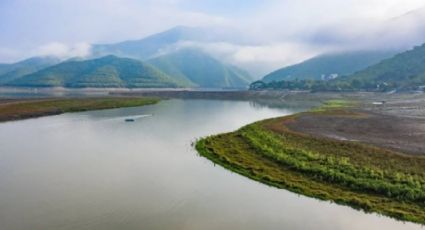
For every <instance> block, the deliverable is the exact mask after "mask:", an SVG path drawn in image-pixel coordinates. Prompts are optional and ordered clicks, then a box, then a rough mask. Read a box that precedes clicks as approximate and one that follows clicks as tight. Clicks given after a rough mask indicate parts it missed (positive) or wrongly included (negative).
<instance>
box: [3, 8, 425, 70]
mask: <svg viewBox="0 0 425 230" xmlns="http://www.w3.org/2000/svg"><path fill="white" fill-rule="evenodd" d="M424 7H425V2H424V1H423V0H320V1H318V0H204V1H201V0H90V1H87V0H0V32H1V36H0V62H14V61H17V60H21V59H23V58H27V57H30V56H37V55H56V56H60V57H63V58H67V57H72V56H84V55H88V54H89V53H90V44H95V43H112V42H118V41H123V40H131V39H140V38H143V37H145V36H147V35H150V34H154V33H158V32H161V31H163V30H167V29H169V28H172V27H174V26H178V25H184V26H193V27H214V28H225V29H226V30H229V31H233V32H234V33H235V36H237V37H239V38H240V41H239V42H238V41H234V40H233V41H231V42H227V41H222V42H217V43H210V44H202V46H203V47H204V48H205V49H206V50H210V51H211V52H215V54H216V55H218V56H220V55H225V57H224V58H225V59H226V60H228V61H229V62H232V63H234V64H237V65H239V66H250V67H251V68H258V69H259V71H258V72H266V71H269V70H271V69H273V68H277V67H279V66H284V65H289V64H293V63H296V62H299V61H301V60H304V59H306V58H309V57H312V56H315V55H318V54H321V53H326V52H331V51H338V50H351V49H372V48H376V49H400V48H408V47H411V46H413V45H415V44H421V43H423V42H425V37H424V35H425V9H424Z"/></svg>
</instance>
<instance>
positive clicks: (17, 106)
mask: <svg viewBox="0 0 425 230" xmlns="http://www.w3.org/2000/svg"><path fill="white" fill-rule="evenodd" d="M158 101H159V99H157V98H147V97H143V98H140V97H139V98H135V97H107V98H66V99H63V98H62V99H37V100H35V99H32V100H3V101H0V122H2V121H11V120H22V119H27V118H34V117H42V116H48V115H58V114H62V113H69V112H82V111H90V110H101V109H113V108H124V107H136V106H144V105H150V104H155V103H157V102H158Z"/></svg>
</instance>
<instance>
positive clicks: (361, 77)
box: [251, 44, 425, 92]
mask: <svg viewBox="0 0 425 230" xmlns="http://www.w3.org/2000/svg"><path fill="white" fill-rule="evenodd" d="M268 80H269V81H268V82H255V83H253V84H252V85H251V88H253V89H289V90H311V91H358V90H366V91H381V92H385V91H391V90H424V89H425V44H424V45H422V46H418V47H415V48H414V49H412V50H409V51H406V52H404V53H400V54H398V55H396V56H394V57H393V58H390V59H386V60H383V61H381V62H380V63H378V64H376V65H372V66H370V67H368V68H366V69H364V70H361V71H359V72H356V73H354V74H352V75H348V76H343V77H339V78H336V79H332V80H328V81H324V80H311V79H303V80H298V79H295V80H291V79H289V80H281V81H279V80H276V81H270V80H273V79H272V78H268Z"/></svg>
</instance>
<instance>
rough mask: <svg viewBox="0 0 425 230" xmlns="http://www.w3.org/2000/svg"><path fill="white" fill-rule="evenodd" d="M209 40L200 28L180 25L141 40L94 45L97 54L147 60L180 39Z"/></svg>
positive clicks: (93, 50) (95, 54)
mask: <svg viewBox="0 0 425 230" xmlns="http://www.w3.org/2000/svg"><path fill="white" fill-rule="evenodd" d="M188 40H190V41H201V40H208V36H207V35H206V34H205V33H204V32H203V30H202V29H200V28H192V27H184V26H178V27H175V28H172V29H170V30H167V31H164V32H162V33H158V34H154V35H151V36H148V37H146V38H143V39H140V40H131V41H124V42H120V43H115V44H98V45H93V46H92V53H93V55H94V56H95V57H96V56H104V55H116V56H120V57H129V58H136V59H141V60H145V59H148V58H151V57H153V56H154V55H156V54H158V53H159V52H160V51H162V50H164V49H167V48H168V47H169V46H171V45H174V44H176V43H177V42H179V41H188Z"/></svg>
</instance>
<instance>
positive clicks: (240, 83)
mask: <svg viewBox="0 0 425 230" xmlns="http://www.w3.org/2000/svg"><path fill="white" fill-rule="evenodd" d="M148 63H150V64H152V65H154V66H156V67H157V68H158V69H160V70H162V71H163V72H165V73H167V74H168V75H170V76H173V77H174V78H176V79H178V80H179V81H181V82H185V83H187V84H189V85H190V86H195V87H203V88H240V87H247V86H248V85H249V83H250V82H251V81H252V78H251V76H250V75H249V74H248V73H247V72H245V71H243V70H241V69H239V68H237V67H235V66H229V65H225V64H223V63H221V62H220V61H218V60H216V59H214V58H212V57H211V56H210V55H208V54H205V53H203V52H202V51H200V50H197V49H182V50H179V51H176V52H173V53H170V54H167V55H164V56H160V57H157V58H155V59H152V60H149V61H148Z"/></svg>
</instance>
